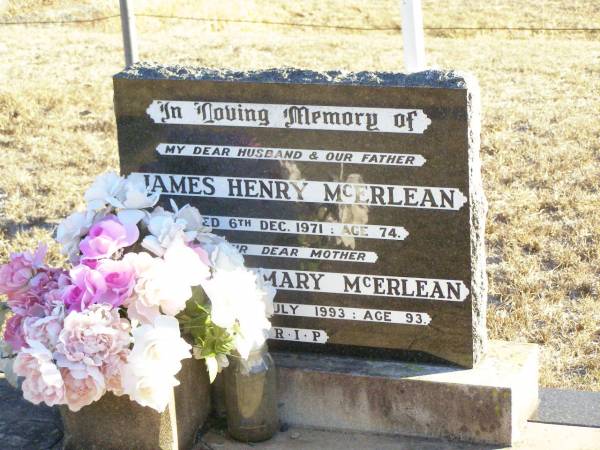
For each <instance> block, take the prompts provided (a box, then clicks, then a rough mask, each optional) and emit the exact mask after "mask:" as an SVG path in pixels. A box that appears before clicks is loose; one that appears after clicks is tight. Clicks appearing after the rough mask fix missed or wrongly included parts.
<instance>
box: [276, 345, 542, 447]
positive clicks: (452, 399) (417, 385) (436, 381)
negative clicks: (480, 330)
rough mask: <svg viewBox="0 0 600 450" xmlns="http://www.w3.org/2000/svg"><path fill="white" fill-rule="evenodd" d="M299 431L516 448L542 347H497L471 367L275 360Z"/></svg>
mask: <svg viewBox="0 0 600 450" xmlns="http://www.w3.org/2000/svg"><path fill="white" fill-rule="evenodd" d="M273 356H274V358H275V361H276V364H277V366H278V371H279V397H280V406H281V409H280V417H281V420H282V422H285V423H288V424H290V425H294V426H303V427H314V428H319V429H329V430H346V431H356V432H372V433H382V434H394V435H408V436H421V437H432V438H446V439H456V440H461V441H469V442H476V443H487V444H504V445H511V444H512V443H513V442H516V441H517V440H518V439H519V436H520V434H521V432H522V430H523V429H524V427H525V424H526V422H527V419H528V418H529V417H530V416H531V415H532V414H533V413H534V412H535V410H536V408H537V405H538V348H537V346H536V345H533V344H517V343H510V342H502V341H491V342H490V346H489V350H488V353H487V354H486V356H485V357H484V359H483V360H482V361H481V362H480V363H479V364H478V365H477V366H476V367H475V368H473V369H461V368H457V367H448V366H435V365H427V364H414V363H404V362H397V361H374V360H367V359H359V358H350V357H333V356H323V355H313V354H289V353H277V352H275V353H274V354H273Z"/></svg>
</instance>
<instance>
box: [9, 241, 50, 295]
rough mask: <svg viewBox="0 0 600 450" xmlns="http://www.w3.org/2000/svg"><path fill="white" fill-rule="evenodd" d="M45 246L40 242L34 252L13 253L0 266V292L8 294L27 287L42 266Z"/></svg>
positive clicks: (18, 291) (24, 289) (22, 290)
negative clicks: (8, 259) (6, 261)
mask: <svg viewBox="0 0 600 450" xmlns="http://www.w3.org/2000/svg"><path fill="white" fill-rule="evenodd" d="M45 256H46V247H45V246H44V245H42V244H40V246H39V247H38V248H37V250H36V251H35V253H33V254H31V253H30V252H23V253H13V254H12V255H10V261H9V262H8V263H6V264H3V265H2V266H0V294H7V295H9V296H11V295H14V294H18V293H22V292H24V291H26V290H27V289H28V285H29V281H30V280H31V279H32V278H33V277H34V276H35V274H36V273H37V271H38V270H39V269H42V268H43V267H44V257H45Z"/></svg>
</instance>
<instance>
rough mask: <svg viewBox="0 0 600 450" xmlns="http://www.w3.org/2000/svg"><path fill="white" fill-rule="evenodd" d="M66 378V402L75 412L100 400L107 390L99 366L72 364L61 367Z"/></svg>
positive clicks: (61, 371) (64, 378)
mask: <svg viewBox="0 0 600 450" xmlns="http://www.w3.org/2000/svg"><path fill="white" fill-rule="evenodd" d="M60 373H61V374H62V377H63V380H64V389H65V397H64V403H66V404H67V406H68V407H69V409H70V410H71V411H73V412H77V411H79V410H80V409H81V408H83V407H84V406H87V405H89V404H91V403H94V402H95V401H97V400H100V397H102V396H103V395H104V393H105V392H106V386H105V383H104V377H103V376H102V373H101V372H100V370H99V369H98V368H97V367H94V366H88V365H86V364H70V365H69V366H68V367H63V368H61V369H60Z"/></svg>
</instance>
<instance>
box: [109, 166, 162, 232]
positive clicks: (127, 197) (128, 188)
mask: <svg viewBox="0 0 600 450" xmlns="http://www.w3.org/2000/svg"><path fill="white" fill-rule="evenodd" d="M118 197H119V200H120V202H119V205H118V208H120V211H119V212H118V213H117V216H118V217H119V220H120V221H121V222H123V223H135V224H137V223H138V222H139V221H140V220H142V219H143V218H145V217H147V216H148V212H147V211H144V208H152V207H153V206H154V205H156V202H158V199H159V197H160V193H158V192H156V193H152V192H150V190H149V189H148V187H147V186H146V183H145V181H144V176H143V175H141V174H139V173H132V174H131V175H129V176H128V177H127V178H126V179H125V181H124V182H123V184H122V186H121V191H120V192H119V193H118Z"/></svg>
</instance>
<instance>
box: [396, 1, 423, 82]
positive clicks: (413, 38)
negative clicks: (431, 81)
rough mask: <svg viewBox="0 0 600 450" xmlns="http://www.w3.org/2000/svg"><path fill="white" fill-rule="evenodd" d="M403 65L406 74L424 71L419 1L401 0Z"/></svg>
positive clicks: (421, 15)
mask: <svg viewBox="0 0 600 450" xmlns="http://www.w3.org/2000/svg"><path fill="white" fill-rule="evenodd" d="M402 38H403V40H404V65H405V66H406V70H407V71H408V72H418V71H420V70H424V69H425V38H424V36H423V12H422V11H421V0H402Z"/></svg>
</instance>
